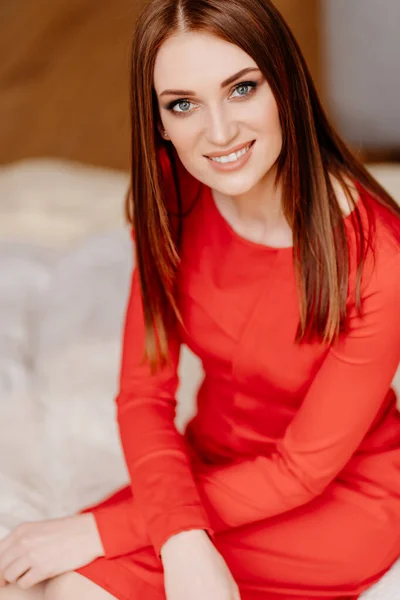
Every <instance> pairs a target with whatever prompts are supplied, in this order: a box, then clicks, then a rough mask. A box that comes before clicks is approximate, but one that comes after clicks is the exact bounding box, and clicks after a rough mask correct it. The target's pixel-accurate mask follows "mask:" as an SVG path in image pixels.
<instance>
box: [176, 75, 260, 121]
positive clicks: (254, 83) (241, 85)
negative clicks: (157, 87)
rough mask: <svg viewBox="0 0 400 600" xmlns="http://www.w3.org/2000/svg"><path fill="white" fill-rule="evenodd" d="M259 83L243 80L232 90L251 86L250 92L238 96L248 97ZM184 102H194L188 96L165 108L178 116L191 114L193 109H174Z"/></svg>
mask: <svg viewBox="0 0 400 600" xmlns="http://www.w3.org/2000/svg"><path fill="white" fill-rule="evenodd" d="M257 85H258V84H257V83H256V82H255V81H242V82H241V83H238V84H237V85H235V87H234V88H233V90H232V92H234V91H236V90H237V89H238V88H240V87H249V88H251V90H250V91H249V92H247V94H242V95H241V96H236V98H248V97H249V96H252V95H253V94H254V92H255V91H256V88H257ZM182 102H188V103H189V104H192V103H191V102H190V100H188V99H187V98H179V99H178V100H173V101H172V102H170V103H169V104H167V106H166V107H165V108H166V109H167V110H170V111H171V112H173V113H174V114H175V115H178V116H185V115H190V114H191V113H192V112H193V109H191V110H184V111H176V110H173V109H174V107H175V106H176V105H177V104H181V103H182Z"/></svg>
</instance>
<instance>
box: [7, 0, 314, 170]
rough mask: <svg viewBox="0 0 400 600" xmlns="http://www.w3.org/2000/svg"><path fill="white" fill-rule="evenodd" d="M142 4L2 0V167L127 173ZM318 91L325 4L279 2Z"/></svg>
mask: <svg viewBox="0 0 400 600" xmlns="http://www.w3.org/2000/svg"><path fill="white" fill-rule="evenodd" d="M142 3H143V0H141V1H140V2H138V1H137V0H136V1H135V0H113V1H110V0H96V1H95V2H93V0H35V1H34V2H33V1H32V0H19V2H15V0H1V2H0V56H1V61H0V139H1V144H0V163H5V162H10V161H14V160H18V159H21V158H25V157H36V156H52V157H62V158H67V159H72V160H77V161H82V162H85V163H90V164H96V165H101V166H109V167H114V168H121V169H125V168H127V167H128V156H129V113H128V101H129V100H128V96H129V94H128V69H129V67H128V65H129V59H128V52H129V43H130V32H131V29H132V26H131V24H132V22H133V21H134V18H135V14H136V11H137V7H138V6H141V5H142ZM276 4H277V6H278V8H280V9H281V10H282V13H283V14H284V16H285V17H286V18H287V21H288V22H289V24H290V25H291V26H292V28H293V31H294V32H295V35H296V37H297V38H298V40H299V42H300V45H301V46H302V48H303V50H304V53H305V55H306V58H307V60H308V62H309V65H310V68H311V70H312V73H313V75H314V77H315V79H316V82H317V85H319V81H320V76H319V70H320V69H319V60H318V57H319V53H318V46H319V41H318V0H277V1H276Z"/></svg>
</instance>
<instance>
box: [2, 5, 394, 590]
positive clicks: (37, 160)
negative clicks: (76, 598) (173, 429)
mask: <svg viewBox="0 0 400 600" xmlns="http://www.w3.org/2000/svg"><path fill="white" fill-rule="evenodd" d="M142 4H143V0H113V1H110V0H95V1H94V0H35V1H32V0H18V2H16V1H15V0H0V140H1V143H0V539H1V537H2V536H3V535H6V534H7V533H8V532H9V531H11V530H12V529H13V527H15V526H16V525H17V524H18V523H21V522H23V521H26V520H35V519H43V518H52V517H56V516H61V515H67V514H73V513H74V512H75V511H76V510H79V509H80V508H82V507H83V506H87V505H90V504H92V503H94V502H97V501H98V500H100V499H102V498H103V497H104V496H105V495H108V494H110V493H111V492H112V491H114V490H115V489H116V488H117V487H119V486H122V485H124V484H125V483H126V482H127V481H128V476H127V472H126V470H125V464H124V461H123V458H122V451H121V448H120V443H119V437H118V432H117V427H116V422H115V411H114V402H113V398H114V397H115V394H116V391H117V377H118V370H119V359H120V349H121V335H122V326H123V319H124V311H125V305H126V300H127V295H128V291H129V284H130V277H131V272H132V266H133V252H132V242H131V239H130V236H129V232H128V230H127V227H126V226H124V222H123V201H124V196H125V193H126V189H127V185H128V179H129V175H128V168H129V127H130V126H129V48H130V41H131V40H130V37H131V31H132V25H133V23H134V20H135V17H136V14H137V13H138V11H139V9H140V7H141V6H142ZM276 4H277V6H278V8H279V9H280V10H281V11H282V13H283V15H284V16H285V17H286V19H287V21H288V23H289V25H290V26H291V28H292V29H293V32H294V34H295V36H296V37H297V39H298V41H299V43H300V46H301V48H302V49H303V52H304V55H305V57H306V60H307V62H308V64H309V67H310V69H311V72H312V75H313V77H314V80H315V83H316V86H317V88H318V91H319V93H320V95H321V98H322V101H323V104H324V105H325V107H326V109H327V111H328V113H329V115H330V116H331V118H332V120H333V122H334V123H335V125H336V127H337V128H338V129H339V131H340V133H341V134H342V135H343V136H344V138H345V139H346V140H347V141H348V142H349V144H351V146H352V147H353V148H354V149H355V150H356V152H357V153H359V155H360V156H361V157H362V158H363V160H364V161H365V162H366V163H367V164H368V168H369V169H370V170H371V171H372V172H373V174H374V175H375V176H376V177H377V178H378V180H379V181H380V182H381V183H382V184H383V185H384V186H385V187H386V188H387V189H388V191H390V192H391V193H392V195H393V196H394V197H395V198H397V199H399V198H400V162H399V161H400V114H399V106H400V82H399V73H400V68H399V55H400V41H399V40H400V36H399V35H398V29H399V24H400V1H399V0H379V1H378V0H276ZM201 377H202V372H201V365H200V364H199V363H198V361H196V358H195V357H194V356H193V355H191V354H190V352H189V351H188V350H187V348H185V347H184V348H183V353H182V361H181V363H180V387H179V390H178V410H177V419H176V424H177V427H178V429H181V428H182V427H183V426H184V424H185V422H186V421H187V419H188V418H189V417H190V416H191V414H192V413H193V411H194V410H195V407H194V397H195V392H196V389H197V387H198V384H199V382H200V380H201ZM396 381H397V383H396ZM394 385H395V386H397V389H398V391H399V392H400V373H398V375H397V379H395V380H394ZM399 589H400V562H399V564H398V566H397V567H396V569H395V570H394V571H393V572H392V574H391V575H390V576H389V577H388V578H384V581H383V582H382V584H381V583H380V584H378V588H377V590H376V592H373V593H372V594H371V595H369V594H368V596H365V599H367V597H368V600H373V599H374V598H376V599H377V598H379V599H380V600H386V599H387V600H393V599H394V598H397V597H398V590H399ZM375 593H376V594H377V595H374V594H375ZM363 599H364V596H363Z"/></svg>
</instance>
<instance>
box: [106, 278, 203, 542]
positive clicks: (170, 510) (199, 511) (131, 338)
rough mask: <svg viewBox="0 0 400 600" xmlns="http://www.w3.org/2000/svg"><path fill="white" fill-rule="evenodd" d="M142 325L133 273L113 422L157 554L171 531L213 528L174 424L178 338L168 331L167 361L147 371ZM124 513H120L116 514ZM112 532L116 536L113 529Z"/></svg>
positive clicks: (138, 294)
mask: <svg viewBox="0 0 400 600" xmlns="http://www.w3.org/2000/svg"><path fill="white" fill-rule="evenodd" d="M144 339H145V327H144V318H143V309H142V300H141V294H140V284H139V277H138V272H137V270H136V269H134V271H133V276H132V285H131V291H130V297H129V301H128V307H127V313H126V318H125V327H124V336H123V350H122V359H121V369H120V382H119V392H118V395H117V398H116V404H117V421H118V425H119V431H120V437H121V442H122V447H123V451H124V455H125V459H126V463H127V467H128V471H129V474H130V480H131V487H132V492H133V494H134V497H135V506H137V509H138V511H139V513H140V518H143V521H144V523H145V527H146V531H147V532H148V535H149V539H150V541H151V543H152V544H153V546H154V548H155V550H156V551H157V552H158V553H159V552H160V548H161V546H162V545H163V543H164V542H165V541H166V540H167V539H168V538H169V537H170V536H172V535H173V534H175V533H179V532H181V531H184V530H188V529H204V530H206V531H207V532H208V533H209V535H210V537H212V535H213V532H212V529H211V527H210V523H209V521H208V518H207V514H206V511H205V509H204V507H203V504H202V501H201V499H200V496H199V491H198V489H197V485H196V482H195V479H194V477H193V474H192V471H191V466H190V459H189V455H188V449H187V447H186V443H185V441H184V438H183V436H182V434H180V433H179V432H178V431H177V429H176V427H175V423H174V420H175V409H176V390H177V386H178V375H177V367H178V362H179V355H180V339H179V336H178V334H177V333H176V332H175V331H169V332H168V339H169V355H170V358H171V364H170V365H166V366H164V367H163V368H162V369H160V370H159V371H158V372H157V373H156V374H155V375H151V373H150V368H149V366H148V363H147V362H146V363H144V364H142V360H141V359H142V355H143V349H144ZM119 518H121V519H122V521H123V520H124V516H123V515H122V512H121V513H120V517H119ZM116 535H119V534H118V533H116Z"/></svg>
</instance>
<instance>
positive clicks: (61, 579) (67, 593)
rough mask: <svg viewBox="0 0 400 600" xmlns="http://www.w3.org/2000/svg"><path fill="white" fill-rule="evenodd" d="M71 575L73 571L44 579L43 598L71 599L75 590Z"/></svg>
mask: <svg viewBox="0 0 400 600" xmlns="http://www.w3.org/2000/svg"><path fill="white" fill-rule="evenodd" d="M71 575H72V577H71ZM73 575H74V573H63V574H62V575H57V577H53V578H52V579H49V580H48V581H46V583H45V587H44V590H43V600H71V598H73V597H74V596H73V593H74V591H76V586H74V585H73V584H74V582H73Z"/></svg>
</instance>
